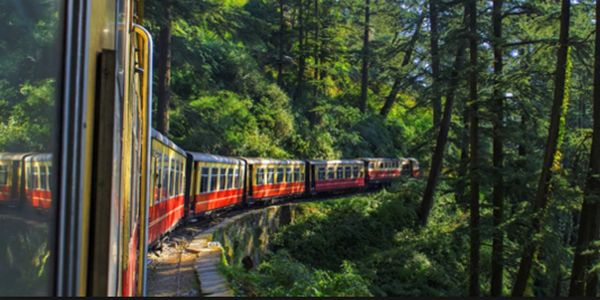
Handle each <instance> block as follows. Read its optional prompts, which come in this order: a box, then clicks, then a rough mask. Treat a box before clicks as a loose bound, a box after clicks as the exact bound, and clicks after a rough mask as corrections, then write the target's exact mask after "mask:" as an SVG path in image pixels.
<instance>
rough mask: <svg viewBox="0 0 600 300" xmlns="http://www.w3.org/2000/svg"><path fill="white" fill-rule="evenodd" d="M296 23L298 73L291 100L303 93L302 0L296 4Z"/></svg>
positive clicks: (304, 58) (303, 44)
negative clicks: (297, 26)
mask: <svg viewBox="0 0 600 300" xmlns="http://www.w3.org/2000/svg"><path fill="white" fill-rule="evenodd" d="M298 23H300V24H299V26H300V28H299V29H298V52H299V53H298V75H297V78H296V80H297V81H296V90H295V91H294V97H293V100H294V101H296V100H298V98H302V95H303V94H304V71H305V69H306V49H305V47H306V43H305V41H304V30H305V28H304V26H305V24H304V23H305V16H304V1H302V0H299V6H298Z"/></svg>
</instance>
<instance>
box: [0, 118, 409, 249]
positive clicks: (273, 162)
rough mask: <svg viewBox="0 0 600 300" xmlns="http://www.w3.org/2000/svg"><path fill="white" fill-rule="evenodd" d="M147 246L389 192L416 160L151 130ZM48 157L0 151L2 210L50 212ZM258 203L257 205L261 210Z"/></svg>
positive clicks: (0, 196) (50, 195)
mask: <svg viewBox="0 0 600 300" xmlns="http://www.w3.org/2000/svg"><path fill="white" fill-rule="evenodd" d="M151 137H152V141H151V154H152V155H151V159H150V169H149V175H148V177H149V178H150V185H149V188H150V190H149V192H148V194H149V195H151V199H150V202H149V210H148V235H147V236H148V238H147V242H146V243H147V244H148V246H149V247H150V246H153V245H154V244H155V243H157V242H158V241H159V239H160V238H161V237H164V236H165V235H166V234H168V233H169V232H170V231H172V230H173V229H174V228H175V227H176V226H177V225H178V224H180V223H181V222H182V221H185V220H187V219H190V218H197V217H202V216H204V215H207V214H211V213H214V212H218V211H221V210H223V209H228V208H234V207H249V206H252V205H255V204H257V203H260V204H267V203H271V202H274V201H277V200H285V199H290V198H308V197H311V196H315V195H318V194H323V193H346V192H356V191H361V190H364V189H371V188H377V187H382V186H389V185H390V184H391V183H392V182H393V181H394V180H396V179H398V178H399V177H401V176H405V177H419V176H420V169H419V163H418V160H416V159H415V158H357V159H342V160H289V159H273V158H248V157H230V156H220V155H214V154H209V153H198V152H190V151H186V150H184V149H182V148H180V147H179V146H177V145H176V144H175V143H174V142H172V141H171V140H170V139H168V138H167V137H165V136H164V135H162V134H161V133H160V132H158V131H156V130H155V129H151ZM51 170H52V157H51V154H48V153H45V154H35V153H25V154H19V153H11V154H9V153H0V205H7V206H12V207H23V206H27V207H29V208H32V209H36V211H37V212H38V213H43V211H47V210H48V209H50V206H51V202H52V191H51V188H50V182H51V181H52V180H51V174H52V172H51ZM260 204H259V205H260Z"/></svg>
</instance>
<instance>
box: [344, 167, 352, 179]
mask: <svg viewBox="0 0 600 300" xmlns="http://www.w3.org/2000/svg"><path fill="white" fill-rule="evenodd" d="M345 173H346V178H352V168H351V167H346V170H345Z"/></svg>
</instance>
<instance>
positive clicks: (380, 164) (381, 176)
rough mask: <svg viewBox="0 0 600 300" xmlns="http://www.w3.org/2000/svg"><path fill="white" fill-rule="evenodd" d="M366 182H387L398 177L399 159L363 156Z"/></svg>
mask: <svg viewBox="0 0 600 300" xmlns="http://www.w3.org/2000/svg"><path fill="white" fill-rule="evenodd" d="M362 160H363V161H364V162H365V167H366V169H367V174H366V175H367V176H366V180H367V183H368V184H387V183H389V182H391V181H392V180H394V179H396V178H399V177H400V172H401V166H400V163H401V160H400V159H398V158H363V159H362Z"/></svg>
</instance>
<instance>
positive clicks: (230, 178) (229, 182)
mask: <svg viewBox="0 0 600 300" xmlns="http://www.w3.org/2000/svg"><path fill="white" fill-rule="evenodd" d="M227 188H228V189H231V188H233V169H227Z"/></svg>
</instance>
